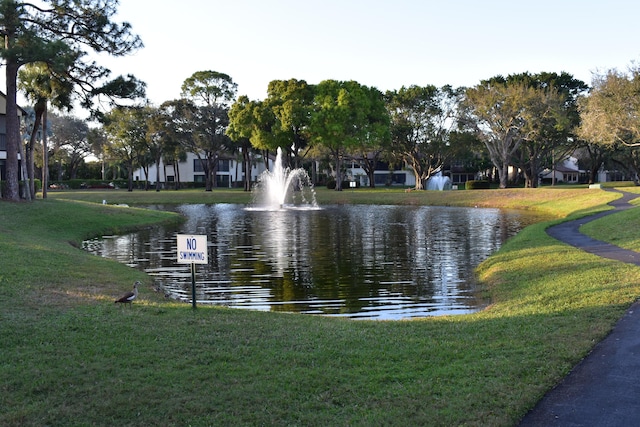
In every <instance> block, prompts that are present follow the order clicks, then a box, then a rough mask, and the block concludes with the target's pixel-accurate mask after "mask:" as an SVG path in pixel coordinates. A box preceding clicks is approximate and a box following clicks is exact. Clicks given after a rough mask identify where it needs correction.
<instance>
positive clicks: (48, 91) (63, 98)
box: [18, 62, 73, 199]
mask: <svg viewBox="0 0 640 427" xmlns="http://www.w3.org/2000/svg"><path fill="white" fill-rule="evenodd" d="M18 76H19V84H18V87H19V89H20V90H21V91H22V92H24V94H25V95H26V97H27V99H28V100H29V101H31V103H32V105H33V109H34V120H33V125H32V126H31V128H30V129H27V132H28V134H29V143H28V144H27V150H26V154H27V156H26V158H27V162H28V176H29V190H30V193H31V194H30V196H31V199H34V198H35V185H34V178H35V177H34V157H33V156H34V150H35V144H36V138H37V135H38V134H40V135H41V136H42V145H43V147H42V153H43V159H42V164H43V165H45V166H44V167H43V171H42V197H43V198H46V197H47V186H48V171H47V166H48V164H49V160H48V158H47V155H48V148H47V132H45V129H46V127H47V111H48V109H49V104H50V103H51V104H52V105H53V106H54V107H56V108H57V109H59V110H71V108H72V92H73V85H72V84H71V82H69V81H66V80H60V79H56V78H54V77H53V75H52V73H51V72H50V68H49V66H48V65H47V64H46V63H44V62H33V63H29V64H27V65H26V66H25V67H24V68H23V69H21V70H20V71H19V74H18ZM40 128H42V132H39V130H40Z"/></svg>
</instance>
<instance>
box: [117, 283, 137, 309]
mask: <svg viewBox="0 0 640 427" xmlns="http://www.w3.org/2000/svg"><path fill="white" fill-rule="evenodd" d="M139 285H142V283H140V281H136V283H134V284H133V291H132V292H127V293H126V294H124V295H122V296H121V297H120V298H118V299H117V300H115V302H116V303H119V302H121V303H125V304H131V302H132V301H133V300H134V299H136V298H137V297H138V286H139Z"/></svg>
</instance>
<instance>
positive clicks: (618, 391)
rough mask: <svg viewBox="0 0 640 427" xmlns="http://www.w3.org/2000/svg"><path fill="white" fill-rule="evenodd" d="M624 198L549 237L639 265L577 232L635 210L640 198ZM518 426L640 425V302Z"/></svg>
mask: <svg viewBox="0 0 640 427" xmlns="http://www.w3.org/2000/svg"><path fill="white" fill-rule="evenodd" d="M611 191H616V190H611ZM622 194H623V197H622V198H620V199H618V200H615V201H614V202H612V203H611V205H612V206H614V207H615V210H611V211H607V212H602V213H599V214H596V215H592V216H589V217H585V218H581V219H578V220H575V221H568V222H564V223H561V224H558V225H555V226H553V227H550V228H548V229H547V233H548V234H549V235H550V236H552V237H554V238H556V239H558V240H561V241H563V242H565V243H568V244H570V245H572V246H575V247H578V248H580V249H583V250H585V251H587V252H590V253H593V254H596V255H600V256H602V257H605V258H610V259H615V260H619V261H623V262H627V263H631V264H635V265H640V253H637V252H633V251H629V250H626V249H621V248H619V247H617V246H614V245H611V244H608V243H605V242H602V241H599V240H595V239H592V238H590V237H588V236H585V235H584V234H581V233H580V232H579V230H578V229H579V228H580V226H581V225H582V224H585V223H587V222H589V221H593V220H594V219H598V218H602V217H603V216H606V215H610V214H612V213H615V212H619V211H620V210H622V209H628V208H631V207H633V206H632V205H630V204H629V201H630V200H632V199H634V198H636V197H638V194H632V193H624V192H622ZM520 426H562V427H570V426H598V427H603V426H611V427H614V426H615V427H618V426H640V303H635V304H634V305H633V306H632V307H631V308H630V309H629V310H628V311H627V313H626V314H625V316H624V317H623V318H622V319H621V320H620V321H619V322H618V323H617V324H616V326H615V327H614V328H613V330H612V331H611V333H610V334H609V335H608V336H607V337H606V338H605V339H604V340H602V341H601V342H600V343H598V344H597V345H596V346H595V347H594V349H593V351H592V352H591V353H590V354H589V355H588V356H587V357H586V358H584V359H583V360H582V361H581V362H580V363H579V364H578V365H577V366H576V367H575V368H574V369H573V370H572V371H571V373H570V374H569V375H568V376H567V377H566V378H565V379H564V380H563V381H562V382H561V383H560V384H559V385H558V386H557V387H556V388H554V389H553V390H551V391H550V392H549V393H547V395H545V396H544V397H543V398H542V400H540V402H538V404H537V405H536V407H535V408H533V409H532V410H531V411H530V412H529V413H528V414H527V415H526V416H525V417H524V418H523V419H522V421H521V422H520Z"/></svg>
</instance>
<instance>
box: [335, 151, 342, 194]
mask: <svg viewBox="0 0 640 427" xmlns="http://www.w3.org/2000/svg"><path fill="white" fill-rule="evenodd" d="M334 154H335V162H336V191H342V162H341V161H340V151H339V150H336V151H335V153H334Z"/></svg>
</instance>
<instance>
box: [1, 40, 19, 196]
mask: <svg viewBox="0 0 640 427" xmlns="http://www.w3.org/2000/svg"><path fill="white" fill-rule="evenodd" d="M5 37H7V36H5ZM5 47H7V48H8V47H9V46H5ZM5 67H6V79H7V106H6V114H7V115H6V131H7V159H6V163H5V172H6V182H5V192H4V198H5V199H7V200H12V201H18V200H20V185H19V182H18V181H19V180H18V173H19V168H18V147H19V144H20V123H19V118H18V104H17V102H16V96H17V84H16V82H17V79H18V68H19V67H18V64H17V63H15V62H14V61H7V64H6V65H5Z"/></svg>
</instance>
